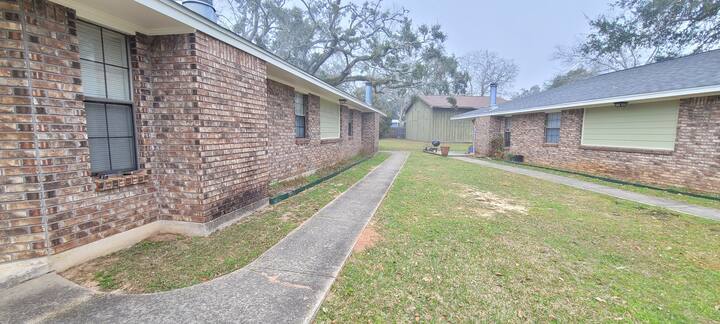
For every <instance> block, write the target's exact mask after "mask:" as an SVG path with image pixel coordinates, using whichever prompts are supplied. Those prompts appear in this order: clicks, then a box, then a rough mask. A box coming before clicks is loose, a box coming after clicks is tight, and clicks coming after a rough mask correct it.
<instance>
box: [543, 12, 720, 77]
mask: <svg viewBox="0 0 720 324" xmlns="http://www.w3.org/2000/svg"><path fill="white" fill-rule="evenodd" d="M612 7H613V8H614V9H615V11H616V12H620V13H621V14H619V15H616V16H608V15H601V16H599V17H597V18H595V19H592V20H590V21H589V23H590V27H591V29H592V31H591V32H590V34H588V35H587V37H586V38H585V39H584V40H583V41H582V42H581V43H580V44H579V45H577V46H576V47H572V48H570V49H559V50H558V51H557V56H558V58H560V59H563V60H565V61H566V62H568V63H571V64H575V65H582V66H590V67H593V68H599V69H602V70H621V69H627V68H630V67H634V66H638V65H643V64H647V63H651V62H656V61H661V60H666V59H669V58H673V57H677V56H679V55H684V54H688V53H697V52H702V51H707V50H711V49H717V48H718V47H720V1H718V0H684V1H678V0H616V1H615V2H613V3H612Z"/></svg>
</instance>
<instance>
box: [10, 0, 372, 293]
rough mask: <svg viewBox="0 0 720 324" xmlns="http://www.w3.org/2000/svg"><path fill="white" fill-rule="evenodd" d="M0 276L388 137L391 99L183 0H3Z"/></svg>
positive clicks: (90, 253) (163, 225)
mask: <svg viewBox="0 0 720 324" xmlns="http://www.w3.org/2000/svg"><path fill="white" fill-rule="evenodd" d="M0 12H1V15H0V19H1V20H2V21H1V23H0V83H1V84H2V90H1V92H0V176H1V177H0V286H2V285H4V284H10V283H12V282H17V280H22V279H26V278H28V277H32V276H35V275H38V274H41V273H44V272H47V271H51V270H58V271H59V270H63V269H66V268H68V267H70V266H72V265H75V264H78V263H81V262H84V261H86V260H88V259H91V258H94V257H97V256H100V255H103V254H107V253H110V252H113V251H115V250H118V249H120V248H124V247H127V246H129V245H132V244H134V243H135V242H138V241H139V240H141V239H144V238H146V237H147V236H149V235H152V234H154V233H158V232H172V233H182V234H189V235H206V234H208V233H210V232H212V231H213V230H215V229H217V228H219V227H222V226H224V225H227V224H229V223H231V222H233V221H235V220H237V219H238V218H239V217H241V216H243V215H245V214H247V212H248V211H250V210H253V209H255V208H258V207H260V206H263V205H265V204H266V203H267V188H268V184H269V183H271V182H272V181H277V180H281V179H284V178H288V177H293V176H297V175H300V174H303V173H307V172H311V171H313V170H315V169H318V168H321V167H323V166H328V165H330V164H333V163H337V162H339V161H340V160H342V159H346V158H350V157H352V156H355V155H358V154H373V153H375V152H376V151H377V148H378V125H379V118H380V116H381V115H382V114H381V113H380V112H378V111H377V110H375V109H374V108H372V107H371V106H369V105H367V104H365V103H363V102H362V101H359V100H357V99H356V98H354V97H352V96H351V95H348V94H346V93H344V92H342V91H340V90H338V89H336V88H334V87H332V86H330V85H328V84H326V83H324V82H322V81H320V80H318V79H316V78H314V77H313V76H311V75H309V74H307V73H305V72H303V71H301V70H299V69H297V68H295V67H293V66H292V65H290V64H288V63H286V62H284V61H282V60H280V59H279V58H277V57H276V56H274V55H272V54H270V53H268V52H266V51H264V50H262V49H260V48H258V47H256V46H254V45H252V44H251V43H249V42H248V41H246V40H244V39H242V38H240V37H238V36H236V35H235V34H233V33H231V32H230V31H228V30H226V29H224V28H222V27H220V26H219V25H217V24H216V23H214V22H213V21H211V20H209V19H207V18H205V17H203V16H201V15H200V14H198V13H196V12H194V11H192V10H190V9H188V8H186V7H184V6H182V5H180V4H178V3H176V2H175V1H172V0H93V1H80V0H54V1H47V0H0Z"/></svg>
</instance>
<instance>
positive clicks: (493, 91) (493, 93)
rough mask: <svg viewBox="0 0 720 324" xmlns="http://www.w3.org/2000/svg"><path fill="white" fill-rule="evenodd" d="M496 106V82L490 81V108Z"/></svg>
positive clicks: (492, 108)
mask: <svg viewBox="0 0 720 324" xmlns="http://www.w3.org/2000/svg"><path fill="white" fill-rule="evenodd" d="M496 108H497V83H495V82H493V83H490V110H494V109H496Z"/></svg>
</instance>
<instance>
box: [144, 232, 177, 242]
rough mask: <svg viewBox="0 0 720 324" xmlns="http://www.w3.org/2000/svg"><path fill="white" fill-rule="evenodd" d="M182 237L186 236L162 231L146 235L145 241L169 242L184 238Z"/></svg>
mask: <svg viewBox="0 0 720 324" xmlns="http://www.w3.org/2000/svg"><path fill="white" fill-rule="evenodd" d="M184 237H186V236H182V235H178V234H170V233H162V234H155V235H153V236H151V237H148V238H147V241H150V242H170V241H176V240H178V239H181V238H184Z"/></svg>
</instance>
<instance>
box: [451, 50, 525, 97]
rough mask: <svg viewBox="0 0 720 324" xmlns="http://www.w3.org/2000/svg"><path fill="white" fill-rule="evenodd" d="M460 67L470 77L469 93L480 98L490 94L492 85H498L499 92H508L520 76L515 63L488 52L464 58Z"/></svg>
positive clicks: (469, 54) (477, 52)
mask: <svg viewBox="0 0 720 324" xmlns="http://www.w3.org/2000/svg"><path fill="white" fill-rule="evenodd" d="M460 66H461V69H462V70H464V71H466V72H467V73H468V74H469V76H470V82H469V91H468V92H469V93H472V94H475V95H480V96H484V95H487V94H488V92H489V90H490V83H496V84H497V85H498V92H503V91H507V90H508V89H509V88H511V87H512V84H513V82H514V81H515V78H516V77H517V75H518V67H517V65H516V64H515V62H513V61H512V60H510V59H505V58H502V57H500V56H499V55H498V54H497V53H495V52H490V51H488V50H484V51H476V52H470V53H468V54H466V55H464V56H462V57H461V58H460Z"/></svg>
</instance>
